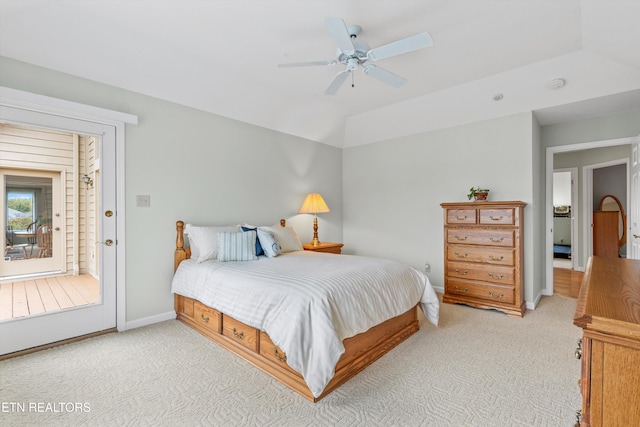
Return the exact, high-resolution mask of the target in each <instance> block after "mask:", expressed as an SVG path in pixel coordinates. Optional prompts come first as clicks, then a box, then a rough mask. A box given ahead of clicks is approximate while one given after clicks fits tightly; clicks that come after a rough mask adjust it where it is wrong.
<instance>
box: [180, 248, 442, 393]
mask: <svg viewBox="0 0 640 427" xmlns="http://www.w3.org/2000/svg"><path fill="white" fill-rule="evenodd" d="M172 292H174V293H177V294H180V295H184V296H186V297H189V298H194V299H197V300H199V301H201V302H202V303H204V304H206V305H208V306H210V307H213V308H215V309H217V310H219V311H221V312H223V313H225V314H228V315H229V316H231V317H233V318H235V319H237V320H239V321H241V322H243V323H246V324H247V325H250V326H252V327H254V328H257V329H260V330H262V331H265V332H267V333H268V334H269V336H270V337H271V339H272V340H273V342H274V343H275V344H276V345H278V346H279V347H280V348H281V349H282V350H283V351H284V352H285V353H286V354H287V363H288V364H289V366H291V368H293V369H295V370H296V371H298V372H300V373H301V374H302V376H303V377H304V379H305V381H306V383H307V385H308V386H309V389H310V390H311V392H312V393H313V395H314V396H315V397H318V396H320V394H322V391H323V390H324V388H325V387H326V385H327V384H328V383H329V381H330V380H331V378H332V377H333V375H334V370H335V366H336V363H337V362H338V359H339V358H340V356H341V355H342V353H343V352H344V346H343V345H342V341H343V340H344V339H345V338H349V337H352V336H354V335H357V334H359V333H361V332H365V331H366V330H368V329H369V328H371V327H372V326H375V325H377V324H379V323H382V322H384V321H385V320H387V319H390V318H392V317H395V316H398V315H400V314H402V313H404V312H406V311H407V310H409V309H410V308H411V307H413V306H415V305H416V304H417V303H420V304H421V308H422V310H423V312H424V313H425V315H426V317H427V318H428V319H429V321H430V322H432V323H433V324H434V325H437V324H438V314H439V302H438V297H437V296H436V293H435V292H434V290H433V288H432V287H431V284H430V283H429V279H428V278H427V276H426V275H425V274H423V273H422V272H420V271H418V270H416V269H414V268H413V267H410V266H407V265H405V264H402V263H399V262H395V261H390V260H385V259H378V258H369V257H361V256H353V255H334V254H326V253H317V252H311V251H299V252H290V253H286V254H282V255H280V256H278V257H277V258H267V257H260V258H259V260H258V261H249V262H216V261H207V262H204V263H201V264H196V262H195V261H193V260H186V261H183V262H182V263H181V264H180V267H179V268H178V270H177V271H176V274H175V276H174V279H173V283H172Z"/></svg>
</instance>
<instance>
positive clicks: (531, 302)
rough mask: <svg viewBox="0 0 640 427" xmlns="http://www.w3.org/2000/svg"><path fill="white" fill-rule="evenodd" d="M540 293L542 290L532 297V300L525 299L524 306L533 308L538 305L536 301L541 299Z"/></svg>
mask: <svg viewBox="0 0 640 427" xmlns="http://www.w3.org/2000/svg"><path fill="white" fill-rule="evenodd" d="M542 295H543V292H540V293H539V294H538V296H537V297H536V298H535V299H534V301H527V302H526V304H525V306H526V307H527V310H535V309H536V307H537V306H538V303H539V302H540V300H541V299H542Z"/></svg>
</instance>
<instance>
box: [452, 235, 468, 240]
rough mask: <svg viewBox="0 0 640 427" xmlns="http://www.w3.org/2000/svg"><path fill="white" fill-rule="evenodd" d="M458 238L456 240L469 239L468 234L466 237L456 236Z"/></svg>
mask: <svg viewBox="0 0 640 427" xmlns="http://www.w3.org/2000/svg"><path fill="white" fill-rule="evenodd" d="M454 237H455V238H456V240H467V236H464V237H460V236H454Z"/></svg>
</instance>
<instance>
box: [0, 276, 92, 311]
mask: <svg viewBox="0 0 640 427" xmlns="http://www.w3.org/2000/svg"><path fill="white" fill-rule="evenodd" d="M98 301H100V283H99V282H98V280H97V279H96V278H95V277H93V276H91V275H89V274H82V275H79V276H56V277H48V278H44V279H34V280H25V281H21V282H11V283H3V284H0V321H2V320H7V319H15V318H17V317H24V316H30V315H34V314H41V313H50V312H53V311H59V310H63V309H65V308H71V307H78V306H82V305H87V304H93V303H96V302H98Z"/></svg>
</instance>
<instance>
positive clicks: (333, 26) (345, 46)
mask: <svg viewBox="0 0 640 427" xmlns="http://www.w3.org/2000/svg"><path fill="white" fill-rule="evenodd" d="M324 23H325V25H326V26H327V28H328V29H329V32H330V33H331V35H332V36H333V39H334V40H335V41H336V43H337V45H338V49H340V51H341V52H344V53H346V54H347V55H351V54H353V53H354V52H355V51H356V49H355V47H353V42H352V41H351V35H349V31H348V30H347V25H346V24H345V23H344V21H343V20H342V19H340V18H325V20H324Z"/></svg>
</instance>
